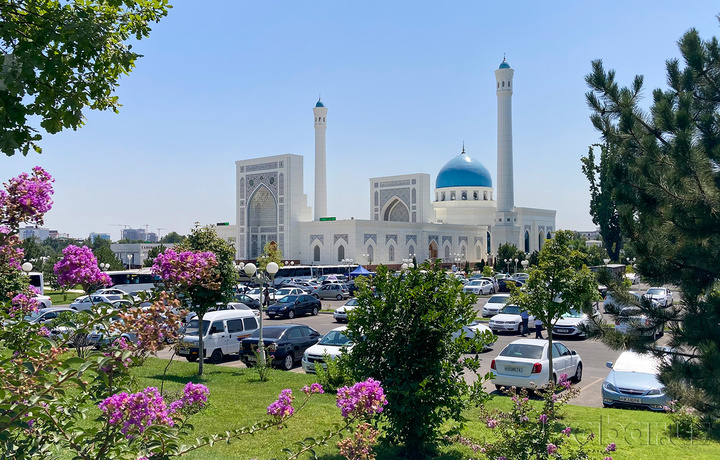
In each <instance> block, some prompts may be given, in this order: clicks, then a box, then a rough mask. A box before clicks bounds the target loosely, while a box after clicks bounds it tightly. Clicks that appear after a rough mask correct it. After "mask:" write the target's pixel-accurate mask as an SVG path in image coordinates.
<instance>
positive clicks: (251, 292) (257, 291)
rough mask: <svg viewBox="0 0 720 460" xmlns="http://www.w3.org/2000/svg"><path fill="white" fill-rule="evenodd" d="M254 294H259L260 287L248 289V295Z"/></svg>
mask: <svg viewBox="0 0 720 460" xmlns="http://www.w3.org/2000/svg"><path fill="white" fill-rule="evenodd" d="M255 294H260V288H255V289H253V290H251V291H248V295H255Z"/></svg>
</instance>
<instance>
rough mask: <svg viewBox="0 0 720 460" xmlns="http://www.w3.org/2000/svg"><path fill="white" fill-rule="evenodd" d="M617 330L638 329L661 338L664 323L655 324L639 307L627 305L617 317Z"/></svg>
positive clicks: (626, 331) (629, 331)
mask: <svg viewBox="0 0 720 460" xmlns="http://www.w3.org/2000/svg"><path fill="white" fill-rule="evenodd" d="M615 330H616V331H617V332H620V333H622V334H628V333H632V332H634V331H638V333H640V334H642V335H652V336H653V338H659V337H662V336H663V335H664V333H665V332H664V325H662V324H657V325H656V324H653V322H652V320H651V319H650V318H648V317H647V315H646V314H645V313H643V311H642V310H641V309H640V308H639V307H625V308H623V309H622V310H620V313H618V314H617V316H616V317H615Z"/></svg>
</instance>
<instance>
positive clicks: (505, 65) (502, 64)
mask: <svg viewBox="0 0 720 460" xmlns="http://www.w3.org/2000/svg"><path fill="white" fill-rule="evenodd" d="M500 68H501V69H509V68H510V64H508V63H507V62H506V61H505V59H503V61H502V62H501V63H500Z"/></svg>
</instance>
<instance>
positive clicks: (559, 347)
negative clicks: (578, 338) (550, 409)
mask: <svg viewBox="0 0 720 460" xmlns="http://www.w3.org/2000/svg"><path fill="white" fill-rule="evenodd" d="M548 346H549V342H548V341H547V340H545V339H519V340H515V341H514V342H511V343H510V344H508V346H506V347H505V348H503V350H502V351H501V352H500V354H499V355H498V356H497V358H495V359H493V360H492V362H491V363H490V368H491V369H492V371H493V374H494V375H493V378H491V379H490V382H492V384H493V385H495V388H497V389H498V390H499V389H500V388H501V387H513V386H515V387H518V388H540V387H542V386H544V385H546V384H547V383H549V382H553V381H554V382H557V381H558V380H559V379H560V376H561V375H562V374H563V373H565V374H567V375H568V376H569V377H570V378H571V379H572V380H573V381H575V382H579V381H580V380H582V373H583V364H582V359H581V358H580V355H578V354H577V352H576V351H575V350H570V349H568V347H566V346H565V345H564V344H563V343H562V342H553V353H552V362H553V375H552V376H551V375H549V367H548V365H549V364H550V361H549V360H548V358H547V353H548Z"/></svg>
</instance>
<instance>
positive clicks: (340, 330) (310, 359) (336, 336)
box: [302, 326, 354, 374]
mask: <svg viewBox="0 0 720 460" xmlns="http://www.w3.org/2000/svg"><path fill="white" fill-rule="evenodd" d="M346 331H347V326H341V327H337V328H335V329H333V330H332V331H330V332H328V333H327V334H325V337H323V338H322V339H320V341H319V342H318V343H316V344H315V345H313V346H311V347H310V348H308V349H307V350H305V353H303V357H302V368H303V370H304V371H305V372H307V373H309V374H314V373H315V366H318V365H320V366H323V367H327V364H325V355H328V356H329V357H330V359H335V358H337V357H338V356H340V354H341V353H347V352H349V351H350V350H352V347H353V345H354V344H353V341H352V340H350V338H349V337H348V336H347V335H346V334H345V332H346Z"/></svg>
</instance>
